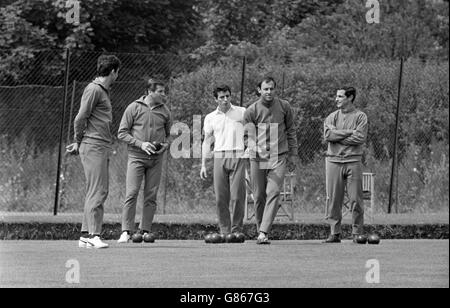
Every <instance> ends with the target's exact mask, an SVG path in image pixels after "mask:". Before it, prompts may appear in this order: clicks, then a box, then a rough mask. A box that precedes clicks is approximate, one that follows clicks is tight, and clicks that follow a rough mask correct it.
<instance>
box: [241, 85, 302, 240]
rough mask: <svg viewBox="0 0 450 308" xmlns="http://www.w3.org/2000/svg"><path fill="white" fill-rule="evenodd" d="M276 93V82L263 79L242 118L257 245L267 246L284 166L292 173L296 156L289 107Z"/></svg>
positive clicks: (292, 122) (295, 140) (295, 143)
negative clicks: (252, 101)
mask: <svg viewBox="0 0 450 308" xmlns="http://www.w3.org/2000/svg"><path fill="white" fill-rule="evenodd" d="M275 91H276V82H275V80H274V79H273V78H272V77H266V78H264V79H263V80H262V81H261V82H260V84H259V85H258V92H259V94H260V98H259V99H258V100H257V101H256V102H254V103H253V104H252V105H250V106H249V107H248V109H247V110H246V111H245V116H244V123H245V131H246V143H247V146H248V148H249V154H250V178H251V182H252V188H253V195H254V199H255V217H256V227H257V231H258V232H259V235H258V238H257V241H256V243H257V244H270V242H269V238H268V233H269V231H270V229H271V227H272V224H273V221H274V219H275V217H276V215H277V212H278V208H279V203H278V200H279V196H280V190H281V186H282V185H283V182H284V176H285V173H286V167H287V169H288V170H289V172H292V171H294V170H295V160H296V157H297V155H298V154H297V137H296V131H295V126H294V119H293V113H292V109H291V106H290V105H289V103H288V102H287V101H285V100H282V99H279V98H278V97H276V95H275ZM273 130H275V131H274V132H275V133H276V134H275V136H273V135H274V134H273ZM268 136H269V137H268ZM272 137H275V138H274V140H271V139H272ZM261 141H262V143H261ZM261 144H262V146H261Z"/></svg>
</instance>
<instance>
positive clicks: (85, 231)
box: [67, 55, 121, 248]
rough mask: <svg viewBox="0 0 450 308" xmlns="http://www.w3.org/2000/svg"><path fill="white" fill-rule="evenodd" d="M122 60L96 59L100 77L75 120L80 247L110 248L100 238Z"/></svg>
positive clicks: (73, 147) (70, 149) (72, 146)
mask: <svg viewBox="0 0 450 308" xmlns="http://www.w3.org/2000/svg"><path fill="white" fill-rule="evenodd" d="M120 65H121V62H120V60H119V59H118V58H117V57H116V56H114V55H102V56H100V57H99V58H98V60H97V74H98V77H97V78H95V80H94V81H92V82H91V83H89V84H88V85H87V86H86V88H85V89H84V92H83V96H82V98H81V103H80V110H79V111H78V114H77V116H76V117H75V121H74V132H75V142H74V143H72V144H70V145H68V146H67V152H69V153H72V154H80V158H81V163H82V165H83V169H84V174H85V176H86V198H85V203H84V215H83V222H82V225H81V236H80V240H79V241H78V246H79V247H83V248H107V247H108V244H107V243H105V242H103V241H102V240H101V231H102V224H103V212H104V209H103V205H104V203H105V201H106V198H107V196H108V190H109V178H108V177H109V175H108V170H109V158H110V154H111V149H112V134H111V122H112V105H111V100H110V98H109V94H110V86H111V84H112V83H114V81H115V80H116V79H117V77H118V74H119V67H120Z"/></svg>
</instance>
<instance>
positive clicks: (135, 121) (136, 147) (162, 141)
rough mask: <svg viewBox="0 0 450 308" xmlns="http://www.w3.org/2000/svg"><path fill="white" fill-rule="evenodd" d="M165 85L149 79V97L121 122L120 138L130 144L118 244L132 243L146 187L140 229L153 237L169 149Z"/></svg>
mask: <svg viewBox="0 0 450 308" xmlns="http://www.w3.org/2000/svg"><path fill="white" fill-rule="evenodd" d="M165 100H166V88H165V84H164V83H163V82H161V81H158V80H153V79H150V80H149V81H148V84H147V95H146V96H145V95H144V96H142V97H141V98H140V99H138V100H137V101H135V102H133V103H131V104H130V105H129V106H128V107H127V109H126V110H125V112H124V114H123V116H122V120H121V122H120V127H119V133H118V137H119V139H120V140H122V141H124V142H126V143H127V144H128V167H127V180H126V182H127V185H126V195H125V202H124V205H123V209H122V234H121V236H120V238H119V240H118V243H126V242H128V241H129V240H130V237H131V233H132V232H133V231H134V229H135V222H134V219H135V216H136V203H137V198H138V195H139V189H140V187H141V183H142V179H144V181H145V185H144V205H143V209H142V219H141V222H140V226H139V229H140V231H141V232H142V233H143V234H144V236H145V235H146V234H150V231H151V227H152V223H153V217H154V215H155V212H156V206H157V205H156V199H157V193H158V188H159V184H160V181H161V172H162V165H163V153H164V151H166V150H167V148H168V147H169V143H168V140H167V138H168V137H169V136H170V127H171V125H172V116H171V113H170V111H169V109H168V108H167V106H166V105H165Z"/></svg>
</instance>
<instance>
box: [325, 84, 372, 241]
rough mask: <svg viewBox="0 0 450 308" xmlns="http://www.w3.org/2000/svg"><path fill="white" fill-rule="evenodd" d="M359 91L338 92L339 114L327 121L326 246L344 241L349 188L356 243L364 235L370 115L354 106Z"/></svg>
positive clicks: (350, 88)
mask: <svg viewBox="0 0 450 308" xmlns="http://www.w3.org/2000/svg"><path fill="white" fill-rule="evenodd" d="M355 97H356V90H355V88H353V87H345V88H342V89H340V90H338V91H337V94H336V102H337V107H338V108H339V109H338V110H337V111H335V112H333V113H331V114H330V115H329V116H328V117H327V118H326V119H325V122H324V139H325V141H326V142H327V143H328V150H327V158H326V191H327V208H326V219H327V220H328V222H329V224H330V227H331V234H330V236H329V237H328V238H327V239H326V240H325V241H324V243H340V242H341V223H342V204H343V202H344V193H345V186H347V193H348V198H349V201H350V209H351V211H352V235H353V241H356V238H357V236H358V235H360V234H362V233H363V225H364V206H363V187H362V163H361V160H362V156H363V146H364V143H365V142H366V138H367V116H366V114H365V113H364V112H362V111H359V110H358V109H356V107H355V105H354V101H355Z"/></svg>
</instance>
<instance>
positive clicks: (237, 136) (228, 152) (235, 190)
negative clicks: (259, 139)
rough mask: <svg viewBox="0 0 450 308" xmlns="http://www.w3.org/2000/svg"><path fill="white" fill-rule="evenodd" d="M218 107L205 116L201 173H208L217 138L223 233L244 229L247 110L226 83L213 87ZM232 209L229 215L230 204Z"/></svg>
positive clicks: (203, 175) (217, 183)
mask: <svg viewBox="0 0 450 308" xmlns="http://www.w3.org/2000/svg"><path fill="white" fill-rule="evenodd" d="M213 94H214V98H215V100H216V103H217V105H218V106H217V109H216V110H214V111H213V112H211V113H209V114H208V115H207V116H206V117H205V122H204V128H203V129H204V133H205V139H204V141H203V145H202V168H201V171H200V177H201V178H202V179H205V178H206V177H207V171H206V159H207V158H208V157H211V144H212V142H214V150H213V153H214V191H215V195H216V205H217V216H218V218H219V227H220V233H222V234H224V235H226V234H229V233H235V232H236V233H241V232H242V227H243V219H244V206H245V193H246V191H245V187H246V186H245V163H246V159H245V158H242V156H243V155H244V125H243V122H244V113H245V108H243V107H239V106H234V105H232V104H231V89H230V87H229V86H227V85H223V86H219V87H217V88H215V89H214V92H213ZM230 206H231V209H232V213H231V215H230V210H229V208H230Z"/></svg>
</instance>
